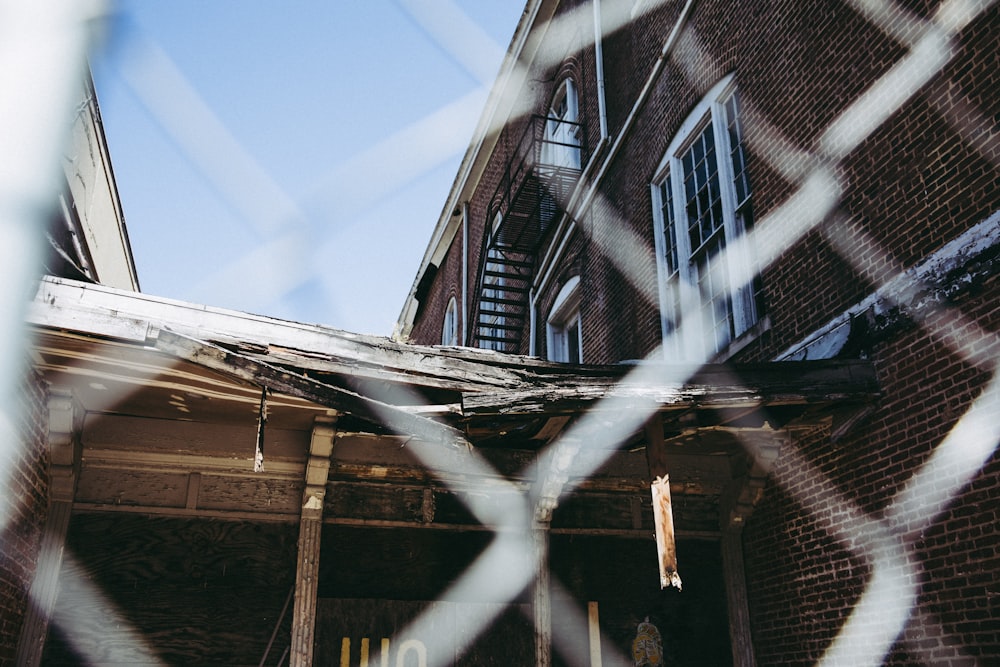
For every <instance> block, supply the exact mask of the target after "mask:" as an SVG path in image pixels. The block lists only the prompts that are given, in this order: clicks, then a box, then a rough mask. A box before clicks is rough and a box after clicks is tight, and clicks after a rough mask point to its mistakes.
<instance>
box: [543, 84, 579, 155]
mask: <svg viewBox="0 0 1000 667" xmlns="http://www.w3.org/2000/svg"><path fill="white" fill-rule="evenodd" d="M579 121H580V106H579V102H578V100H577V94H576V85H574V83H573V80H572V79H564V80H563V82H562V83H561V84H560V85H559V88H557V89H556V94H555V95H553V97H552V104H551V105H550V107H549V113H548V116H547V120H546V123H545V143H544V144H543V145H542V162H543V163H545V164H547V165H551V166H554V167H566V168H569V169H579V168H580V145H581V139H582V137H581V136H580V122H579Z"/></svg>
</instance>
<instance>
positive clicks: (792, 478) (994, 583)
mask: <svg viewBox="0 0 1000 667" xmlns="http://www.w3.org/2000/svg"><path fill="white" fill-rule="evenodd" d="M953 308H955V309H956V310H953V311H950V312H947V311H946V312H942V313H940V314H937V315H935V316H933V317H931V318H930V319H928V320H927V321H926V322H925V323H924V326H914V327H912V328H910V329H907V330H905V331H902V332H900V333H898V334H896V335H895V336H893V337H892V338H891V339H890V340H887V341H885V342H884V343H882V344H880V345H879V346H878V347H877V348H876V350H875V353H874V356H873V361H874V363H875V366H876V369H877V372H878V379H879V384H880V386H881V389H882V392H883V394H884V395H883V398H882V400H881V401H880V403H879V405H878V406H877V410H876V412H875V413H874V414H873V415H872V416H871V417H870V418H869V419H868V420H867V421H865V422H864V423H862V424H861V425H859V426H857V427H856V428H855V429H854V430H853V431H852V432H850V433H849V435H848V437H846V438H844V439H842V440H840V441H838V442H831V441H830V439H829V438H828V437H826V434H825V433H822V434H818V435H817V437H814V438H811V439H806V440H803V441H800V442H798V443H796V449H797V450H798V452H799V453H800V454H801V455H802V457H803V458H804V459H805V460H806V461H807V462H808V464H809V465H810V466H812V467H813V468H814V470H815V471H816V472H817V473H819V475H821V476H822V477H825V479H826V480H828V481H829V483H830V484H831V485H832V487H833V488H834V489H836V491H837V493H838V494H839V498H837V499H836V500H834V501H833V502H831V503H830V504H829V505H827V506H824V507H821V508H819V509H818V511H817V508H816V507H815V506H814V503H816V502H817V501H818V499H819V495H818V492H819V477H818V476H817V475H816V474H813V473H811V472H810V471H807V470H804V469H802V467H801V466H796V465H793V464H792V462H791V460H790V457H783V458H782V459H780V460H779V464H778V469H777V471H776V473H775V479H776V480H777V481H776V482H773V483H771V484H770V485H769V487H768V489H767V492H766V495H765V498H764V500H763V501H762V502H761V504H760V505H759V506H758V507H757V509H756V511H755V513H754V514H753V516H752V517H751V519H750V521H749V522H748V524H747V527H746V529H745V533H744V535H745V553H746V568H747V572H748V588H749V596H750V613H751V621H752V623H753V632H754V643H755V648H756V651H757V657H758V662H759V663H760V664H769V665H771V664H812V663H814V662H815V661H816V660H817V659H819V657H820V656H821V655H822V652H823V650H824V649H825V648H826V647H827V645H828V644H829V643H830V642H831V641H832V640H833V638H834V637H835V636H836V635H837V632H838V631H839V630H840V628H841V626H842V623H843V621H844V619H845V618H846V617H847V616H848V614H849V613H850V611H851V609H852V607H853V605H854V604H856V603H857V601H858V600H859V599H860V596H861V595H862V593H863V591H864V590H865V586H866V584H867V583H868V581H869V579H870V577H871V574H872V565H871V561H870V560H869V559H868V558H866V557H865V556H864V551H863V548H862V545H863V543H864V542H863V540H862V539H861V538H860V537H850V538H848V539H846V540H838V539H834V537H833V536H832V535H831V533H830V531H829V530H828V527H829V526H830V525H836V526H838V527H839V528H843V527H845V526H846V525H848V523H847V518H848V516H849V512H850V511H857V510H860V511H861V512H863V513H864V515H863V516H865V517H867V520H869V521H876V520H886V523H885V524H884V525H885V526H886V527H887V528H890V529H891V530H892V533H893V534H894V535H895V536H899V537H901V539H902V542H903V543H904V544H905V545H906V548H907V549H908V550H909V556H910V558H911V563H913V565H914V571H915V572H916V573H917V575H916V577H917V580H916V581H915V582H914V583H915V584H917V587H918V597H917V601H918V609H917V610H916V611H915V613H914V614H913V615H912V616H911V618H910V621H909V623H908V624H907V626H906V632H905V633H904V636H903V639H902V640H900V641H897V643H896V645H895V646H894V648H893V650H892V653H891V656H890V657H889V658H888V660H887V664H894V665H909V664H966V663H960V662H954V663H947V662H946V660H947V659H949V658H950V659H957V658H958V657H959V656H961V655H966V656H974V657H976V658H977V659H978V660H979V663H978V664H995V663H997V662H998V661H1000V584H998V581H1000V579H998V573H1000V556H998V546H1000V522H998V516H997V506H998V505H997V498H1000V456H998V455H997V453H996V452H995V451H994V452H993V454H992V456H990V457H989V459H988V461H986V462H985V466H984V467H983V468H982V469H981V470H980V471H979V472H978V474H976V475H975V477H974V478H973V479H972V480H971V483H968V484H965V483H962V480H960V479H958V478H957V477H956V476H955V472H954V470H953V469H950V468H944V469H938V470H939V472H937V473H936V475H935V476H936V477H937V478H938V479H939V481H940V483H939V484H938V485H935V486H938V487H944V488H948V489H951V488H954V491H955V497H954V500H952V501H951V502H946V503H944V504H941V503H935V504H933V505H932V506H931V507H928V508H922V507H919V506H916V507H913V508H909V513H907V515H906V518H905V519H893V520H887V517H888V516H889V515H890V514H891V511H890V509H889V508H890V507H893V502H894V500H895V499H896V498H897V495H898V494H899V492H900V490H901V489H902V488H903V485H904V484H906V483H907V482H908V481H909V480H910V479H911V478H912V477H913V475H914V474H915V473H916V472H917V470H918V469H919V468H920V467H921V466H923V465H925V464H926V463H927V462H928V460H930V457H931V456H932V454H933V453H934V451H935V448H937V447H938V446H939V445H940V443H941V442H942V440H943V439H944V438H945V437H946V436H947V435H948V434H949V432H950V431H951V430H952V428H953V427H954V425H955V424H956V423H957V422H958V420H959V419H961V418H962V416H963V415H965V414H966V412H967V411H968V410H969V407H970V406H971V405H972V402H973V401H974V400H975V399H976V397H977V396H978V395H979V394H980V393H981V391H982V389H983V387H984V385H985V383H986V382H987V381H988V380H989V379H990V373H989V370H990V369H987V368H983V367H982V366H981V365H977V364H973V363H970V362H969V361H967V360H965V359H964V358H963V356H962V354H956V352H955V347H954V344H953V343H951V342H943V341H941V340H940V339H938V338H937V337H936V336H935V335H932V334H930V333H928V332H929V331H945V332H954V333H957V334H958V335H957V338H956V339H955V340H957V342H958V344H959V345H960V347H959V348H958V349H960V350H962V351H963V352H965V351H968V350H971V349H975V350H976V351H977V352H978V353H980V354H984V356H986V357H987V358H992V359H997V358H998V357H1000V342H998V340H997V338H996V333H995V332H996V331H997V329H998V327H1000V289H998V286H997V285H995V284H994V285H993V286H992V288H990V289H989V290H988V291H986V292H984V293H982V294H980V295H978V296H976V297H975V298H974V299H969V300H967V301H962V302H959V303H957V304H953ZM957 311H960V312H961V313H962V314H963V315H964V317H966V318H969V320H970V321H971V322H975V323H976V324H977V326H978V327H981V328H982V331H985V332H986V335H980V334H977V333H976V332H975V331H974V327H971V326H970V327H965V328H959V327H957V326H956V312H957ZM996 409H997V406H996V405H994V406H993V408H992V410H993V412H992V414H993V415H995V414H996ZM965 444H967V445H971V443H965ZM992 444H993V445H994V446H995V444H996V443H992ZM962 456H963V457H972V456H973V453H972V452H971V451H966V452H963V454H962ZM969 460H974V459H972V458H970V459H969ZM956 485H957V488H956ZM918 500H919V499H918ZM925 520H926V521H928V522H929V525H927V526H924V525H923V524H922V523H921V522H923V521H925ZM969 664H971V663H969Z"/></svg>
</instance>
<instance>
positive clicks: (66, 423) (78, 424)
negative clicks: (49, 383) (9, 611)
mask: <svg viewBox="0 0 1000 667" xmlns="http://www.w3.org/2000/svg"><path fill="white" fill-rule="evenodd" d="M48 408H49V442H48V445H49V508H48V516H47V517H46V520H45V528H44V532H43V533H42V543H41V548H40V550H39V554H38V561H37V564H36V566H35V578H34V579H33V580H32V582H31V590H30V592H29V595H28V611H27V614H26V615H25V618H24V624H23V625H22V626H21V636H20V639H19V641H18V644H17V664H18V665H22V666H23V667H37V666H38V665H40V664H41V662H42V651H43V650H44V648H45V637H46V636H47V635H48V631H49V622H50V621H51V619H52V615H53V612H54V611H55V605H56V598H57V596H58V594H59V573H60V571H61V570H62V561H63V549H64V548H65V545H66V533H67V532H68V531H69V517H70V514H71V513H72V510H73V497H74V495H75V494H76V484H77V480H78V479H79V476H80V475H79V472H80V470H79V468H80V452H81V448H82V445H81V442H80V437H79V435H80V431H81V430H82V428H83V416H84V411H83V408H82V407H81V406H79V405H78V404H77V403H76V402H75V400H74V399H73V395H72V394H71V393H70V392H63V391H59V390H52V392H51V394H50V396H49V403H48Z"/></svg>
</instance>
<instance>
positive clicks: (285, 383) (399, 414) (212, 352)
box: [155, 329, 469, 448]
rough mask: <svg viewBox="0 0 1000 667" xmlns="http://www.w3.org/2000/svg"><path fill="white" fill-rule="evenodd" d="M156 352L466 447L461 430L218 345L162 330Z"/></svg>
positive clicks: (399, 430)
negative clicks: (159, 351)
mask: <svg viewBox="0 0 1000 667" xmlns="http://www.w3.org/2000/svg"><path fill="white" fill-rule="evenodd" d="M155 346H156V348H157V349H158V350H161V351H162V352H165V353H167V354H169V355H171V356H174V357H177V358H178V359H183V360H185V361H189V362H191V363H193V364H197V365H199V366H202V367H204V368H208V369H211V370H214V371H217V372H219V373H222V374H224V375H228V376H230V377H233V378H236V379H239V380H243V381H245V382H249V383H251V384H254V385H257V386H259V387H266V388H267V389H269V390H271V391H273V392H276V393H281V394H286V395H288V396H295V397H298V398H302V399H305V400H307V401H311V402H313V403H315V404H317V405H322V406H324V407H328V408H333V409H335V410H338V411H341V412H345V413H348V414H352V415H355V416H357V417H361V418H362V419H365V420H366V421H369V422H370V423H372V424H376V425H381V426H384V427H386V428H388V429H390V430H392V431H394V432H396V433H399V434H401V435H411V436H415V437H418V438H420V439H421V440H425V441H428V442H441V443H443V444H446V445H450V446H452V447H457V448H466V447H468V446H469V443H468V441H467V440H466V439H465V436H464V435H463V434H462V432H461V431H459V430H458V429H455V428H454V427H452V426H449V425H447V424H442V423H440V422H436V421H433V420H431V419H427V418H426V417H421V416H419V415H414V414H411V413H410V412H407V411H406V410H404V409H401V408H400V407H398V406H395V405H389V404H388V403H383V402H381V401H376V400H374V399H371V398H368V397H366V396H362V395H360V394H356V393H354V392H352V391H349V390H347V389H341V388H340V387H334V386H332V385H328V384H325V383H323V382H319V381H318V380H314V379H313V378H311V377H309V376H307V375H302V374H299V373H295V372H293V371H290V370H286V369H284V368H279V367H276V366H272V365H270V364H267V363H265V362H263V361H260V360H257V359H251V358H250V357H247V356H245V355H242V354H238V353H236V352H232V351H230V350H227V349H225V348H223V347H220V346H218V345H213V344H211V343H207V342H205V341H201V340H197V339H195V338H190V337H188V336H184V335H182V334H179V333H176V332H173V331H169V330H166V329H164V330H161V331H160V332H159V335H158V337H157V339H156V342H155Z"/></svg>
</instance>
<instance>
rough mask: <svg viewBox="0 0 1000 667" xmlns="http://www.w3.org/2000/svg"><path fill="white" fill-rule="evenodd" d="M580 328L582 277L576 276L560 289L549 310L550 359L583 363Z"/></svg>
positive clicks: (547, 330) (547, 323) (548, 346)
mask: <svg viewBox="0 0 1000 667" xmlns="http://www.w3.org/2000/svg"><path fill="white" fill-rule="evenodd" d="M580 328H581V327H580V277H579V276H575V277H573V278H570V279H569V281H567V282H566V284H565V285H564V286H563V288H562V289H561V290H560V291H559V294H558V295H557V296H556V300H555V302H554V303H553V305H552V309H551V310H550V311H549V317H548V320H547V322H546V332H547V345H546V348H547V350H548V358H549V361H561V362H564V363H571V364H582V363H583V335H582V333H581V331H580Z"/></svg>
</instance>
